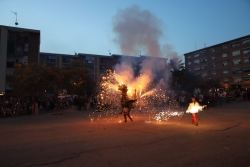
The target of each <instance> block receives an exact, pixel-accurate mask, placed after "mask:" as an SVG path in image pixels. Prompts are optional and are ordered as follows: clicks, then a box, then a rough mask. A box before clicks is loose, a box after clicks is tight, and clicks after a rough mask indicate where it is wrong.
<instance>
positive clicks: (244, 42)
mask: <svg viewBox="0 0 250 167" xmlns="http://www.w3.org/2000/svg"><path fill="white" fill-rule="evenodd" d="M248 43H250V39H245V40H243V41H242V45H245V44H248Z"/></svg>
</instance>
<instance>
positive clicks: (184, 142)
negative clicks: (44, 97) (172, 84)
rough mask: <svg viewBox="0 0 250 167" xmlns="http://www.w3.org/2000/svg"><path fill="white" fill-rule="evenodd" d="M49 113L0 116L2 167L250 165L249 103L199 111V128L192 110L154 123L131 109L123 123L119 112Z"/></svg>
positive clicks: (244, 166)
mask: <svg viewBox="0 0 250 167" xmlns="http://www.w3.org/2000/svg"><path fill="white" fill-rule="evenodd" d="M53 113H54V111H53ZM53 113H52V112H49V113H47V112H43V111H41V113H40V114H39V115H38V116H31V115H29V116H20V117H16V118H2V119H0V134H1V137H0V167H36V166H45V167H54V166H56V167H78V166H79V167H83V166H84V167H95V166H98V167H99V166H100V167H123V166H128V167H130V166H132V167H141V166H143V167H161V166H162V167H224V166H225V167H249V166H250V102H242V103H231V104H227V105H222V106H216V107H214V108H210V109H209V110H205V111H202V112H199V113H198V115H197V118H198V121H199V126H198V127H197V126H194V125H192V124H191V115H190V114H185V115H184V116H183V117H181V118H171V119H170V120H169V121H163V122H156V121H154V120H153V119H151V120H149V118H148V117H147V116H146V115H145V114H143V111H142V112H141V113H139V114H135V113H133V111H132V112H131V116H133V122H130V121H128V122H126V123H124V122H123V118H122V115H119V114H118V113H119V111H117V115H116V116H114V118H113V119H112V120H109V119H106V118H105V115H101V114H100V113H93V111H77V110H76V109H74V108H70V109H67V110H65V111H64V113H63V114H62V115H54V114H53ZM107 117H108V116H107ZM91 119H92V120H91Z"/></svg>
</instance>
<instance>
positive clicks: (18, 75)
mask: <svg viewBox="0 0 250 167" xmlns="http://www.w3.org/2000/svg"><path fill="white" fill-rule="evenodd" d="M6 81H7V83H8V85H9V86H10V87H12V88H13V91H14V92H15V93H16V94H19V95H23V94H25V95H31V96H32V95H41V94H43V93H44V92H45V90H52V91H53V93H54V94H55V95H58V94H59V93H60V92H59V91H61V90H62V89H66V90H67V91H68V93H74V94H79V93H83V92H84V91H85V92H86V90H87V89H93V86H94V81H93V79H92V78H91V77H90V74H89V70H88V69H87V68H85V67H84V66H83V65H82V64H81V63H80V62H72V63H71V64H70V65H69V66H67V67H65V68H59V67H48V66H38V65H37V64H27V65H23V66H22V67H18V68H15V69H14V73H13V75H9V76H7V77H6Z"/></svg>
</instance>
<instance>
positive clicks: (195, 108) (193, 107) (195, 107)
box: [186, 97, 202, 126]
mask: <svg viewBox="0 0 250 167" xmlns="http://www.w3.org/2000/svg"><path fill="white" fill-rule="evenodd" d="M201 108H202V107H201V106H200V104H199V103H198V102H197V101H196V100H195V97H192V102H191V103H189V106H188V109H187V111H186V112H187V113H191V114H192V123H193V124H195V125H196V126H198V122H197V119H196V113H198V112H199V110H200V109H201Z"/></svg>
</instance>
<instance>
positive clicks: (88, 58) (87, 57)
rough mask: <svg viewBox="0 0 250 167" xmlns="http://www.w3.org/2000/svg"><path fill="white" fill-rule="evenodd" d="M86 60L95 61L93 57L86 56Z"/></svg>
mask: <svg viewBox="0 0 250 167" xmlns="http://www.w3.org/2000/svg"><path fill="white" fill-rule="evenodd" d="M86 60H90V61H94V60H95V58H94V57H92V56H86Z"/></svg>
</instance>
